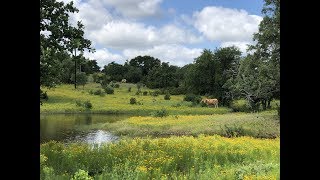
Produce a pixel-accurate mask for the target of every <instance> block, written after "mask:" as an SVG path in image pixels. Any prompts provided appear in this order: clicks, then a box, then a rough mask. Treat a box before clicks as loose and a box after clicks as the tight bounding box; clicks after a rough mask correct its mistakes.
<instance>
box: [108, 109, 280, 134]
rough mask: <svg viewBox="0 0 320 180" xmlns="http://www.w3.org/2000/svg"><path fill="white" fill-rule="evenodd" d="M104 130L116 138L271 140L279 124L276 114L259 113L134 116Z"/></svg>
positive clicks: (278, 129)
mask: <svg viewBox="0 0 320 180" xmlns="http://www.w3.org/2000/svg"><path fill="white" fill-rule="evenodd" d="M103 129H106V130H108V131H110V132H112V133H114V134H117V135H126V136H130V137H132V136H133V137H134V136H140V137H141V136H155V137H158V136H171V135H178V136H181V135H193V136H197V135H198V134H207V135H213V134H219V135H222V136H227V137H233V136H252V137H257V138H275V137H279V136H280V122H279V119H278V116H277V114H276V111H274V110H272V111H265V112H261V113H228V114H215V115H171V116H167V117H151V116H145V117H141V116H134V117H130V118H128V119H126V120H122V121H117V122H114V123H105V124H104V126H103Z"/></svg>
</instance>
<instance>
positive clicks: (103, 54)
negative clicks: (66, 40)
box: [84, 48, 125, 68]
mask: <svg viewBox="0 0 320 180" xmlns="http://www.w3.org/2000/svg"><path fill="white" fill-rule="evenodd" d="M84 56H85V57H86V58H89V59H90V60H97V63H98V66H100V67H101V68H103V66H104V65H107V64H109V63H111V62H112V61H115V62H117V63H120V64H123V63H124V62H125V59H124V57H123V56H121V55H119V54H113V53H111V52H109V51H108V50H107V49H105V48H103V49H98V50H96V52H94V53H89V52H84Z"/></svg>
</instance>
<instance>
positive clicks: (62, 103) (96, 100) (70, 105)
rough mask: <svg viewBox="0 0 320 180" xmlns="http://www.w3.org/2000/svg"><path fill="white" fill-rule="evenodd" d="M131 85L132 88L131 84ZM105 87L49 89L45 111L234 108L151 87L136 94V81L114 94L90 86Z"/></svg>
mask: <svg viewBox="0 0 320 180" xmlns="http://www.w3.org/2000/svg"><path fill="white" fill-rule="evenodd" d="M129 87H131V92H128V88H129ZM95 89H101V85H100V84H95V83H91V84H88V85H86V86H85V87H84V89H83V88H82V86H81V87H78V89H77V90H75V89H74V87H73V85H65V84H64V85H59V86H57V88H54V89H50V90H48V89H46V90H45V91H47V94H48V96H49V100H48V101H46V102H44V103H43V105H42V106H40V112H41V113H106V114H134V115H149V114H150V113H152V112H154V111H156V110H159V109H162V108H165V109H166V110H167V111H168V112H169V113H170V114H185V115H188V114H225V113H229V112H231V109H229V108H225V107H219V108H210V107H200V106H196V107H192V103H191V102H186V101H183V98H184V96H183V95H179V96H173V95H172V96H171V99H170V100H164V95H159V96H156V97H154V96H151V95H149V92H151V91H153V90H150V89H147V88H141V91H142V92H144V91H147V92H148V95H146V96H144V95H142V94H141V95H136V92H137V87H136V85H134V84H128V83H126V84H120V88H114V90H115V91H114V94H106V95H105V96H99V95H90V94H89V91H90V90H95ZM132 97H133V98H136V100H137V102H138V104H130V98H132ZM76 100H82V101H85V100H89V101H90V102H91V103H92V105H93V108H92V109H91V110H86V109H85V108H83V107H79V106H76Z"/></svg>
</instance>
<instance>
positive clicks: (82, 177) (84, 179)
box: [71, 169, 93, 180]
mask: <svg viewBox="0 0 320 180" xmlns="http://www.w3.org/2000/svg"><path fill="white" fill-rule="evenodd" d="M71 180H93V178H92V177H90V176H89V174H88V172H87V171H84V170H82V169H79V170H78V171H77V172H75V173H74V176H73V178H71Z"/></svg>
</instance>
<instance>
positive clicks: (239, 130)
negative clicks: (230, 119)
mask: <svg viewBox="0 0 320 180" xmlns="http://www.w3.org/2000/svg"><path fill="white" fill-rule="evenodd" d="M224 127H225V135H226V136H227V137H239V136H244V135H245V132H244V129H243V127H242V126H227V125H224Z"/></svg>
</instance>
